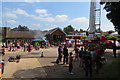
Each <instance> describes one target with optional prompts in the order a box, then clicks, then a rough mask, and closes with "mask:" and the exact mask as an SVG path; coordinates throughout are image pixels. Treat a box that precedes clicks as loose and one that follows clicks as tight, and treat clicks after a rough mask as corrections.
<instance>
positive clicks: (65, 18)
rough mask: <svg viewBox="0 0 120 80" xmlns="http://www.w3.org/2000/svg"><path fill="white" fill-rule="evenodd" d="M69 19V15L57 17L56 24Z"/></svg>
mask: <svg viewBox="0 0 120 80" xmlns="http://www.w3.org/2000/svg"><path fill="white" fill-rule="evenodd" d="M67 19H68V16H67V15H56V17H55V21H56V22H65V21H66V20H67Z"/></svg>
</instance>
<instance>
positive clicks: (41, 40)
mask: <svg viewBox="0 0 120 80" xmlns="http://www.w3.org/2000/svg"><path fill="white" fill-rule="evenodd" d="M32 41H43V40H42V39H34V40H32Z"/></svg>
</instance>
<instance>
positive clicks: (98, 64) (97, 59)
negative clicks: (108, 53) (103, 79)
mask: <svg viewBox="0 0 120 80" xmlns="http://www.w3.org/2000/svg"><path fill="white" fill-rule="evenodd" d="M100 68H101V57H100V54H99V49H98V47H96V50H95V72H96V73H99V69H100Z"/></svg>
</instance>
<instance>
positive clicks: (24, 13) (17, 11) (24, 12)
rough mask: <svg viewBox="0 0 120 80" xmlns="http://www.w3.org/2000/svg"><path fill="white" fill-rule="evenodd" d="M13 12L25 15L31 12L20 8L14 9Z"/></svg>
mask: <svg viewBox="0 0 120 80" xmlns="http://www.w3.org/2000/svg"><path fill="white" fill-rule="evenodd" d="M13 13H16V14H20V15H25V16H29V14H28V13H27V12H26V11H25V10H22V9H20V8H18V9H16V10H14V11H13Z"/></svg>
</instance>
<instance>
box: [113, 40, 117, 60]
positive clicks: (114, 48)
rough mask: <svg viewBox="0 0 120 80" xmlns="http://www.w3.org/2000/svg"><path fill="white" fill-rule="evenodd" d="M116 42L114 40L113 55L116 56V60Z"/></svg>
mask: <svg viewBox="0 0 120 80" xmlns="http://www.w3.org/2000/svg"><path fill="white" fill-rule="evenodd" d="M115 43H116V40H113V54H114V58H116V57H117V56H116V44H115Z"/></svg>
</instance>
